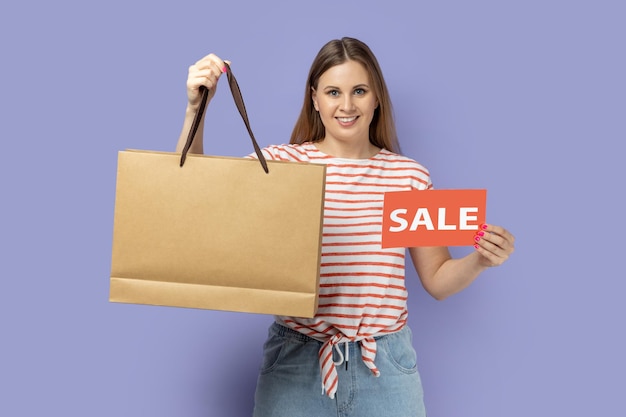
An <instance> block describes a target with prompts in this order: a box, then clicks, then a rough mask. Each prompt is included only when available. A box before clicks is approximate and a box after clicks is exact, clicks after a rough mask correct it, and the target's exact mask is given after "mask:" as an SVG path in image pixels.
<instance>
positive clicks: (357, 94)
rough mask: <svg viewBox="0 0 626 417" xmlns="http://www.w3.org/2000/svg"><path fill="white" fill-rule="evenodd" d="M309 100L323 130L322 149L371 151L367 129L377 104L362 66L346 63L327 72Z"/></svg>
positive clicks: (349, 61) (352, 62) (357, 63)
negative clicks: (358, 148)
mask: <svg viewBox="0 0 626 417" xmlns="http://www.w3.org/2000/svg"><path fill="white" fill-rule="evenodd" d="M312 98H313V105H314V107H315V110H317V111H318V112H319V115H320V118H321V120H322V123H323V124H324V127H325V130H326V136H325V137H324V140H323V142H324V145H325V147H331V146H332V147H333V148H336V147H337V146H341V147H345V146H349V147H355V146H356V147H359V146H360V147H363V148H364V149H369V148H370V147H371V144H370V141H369V128H370V123H371V121H372V118H373V117H374V111H375V110H376V107H378V100H377V98H376V95H375V93H374V91H373V89H372V87H371V80H370V77H369V74H368V73H367V70H366V69H365V67H363V65H361V64H360V63H359V62H356V61H352V60H348V61H346V62H344V63H343V64H340V65H336V66H334V67H331V68H329V69H328V70H327V71H326V72H324V73H323V74H322V75H321V76H320V78H319V81H318V83H317V88H316V89H313V90H312Z"/></svg>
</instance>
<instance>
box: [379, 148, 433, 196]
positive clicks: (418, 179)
mask: <svg viewBox="0 0 626 417" xmlns="http://www.w3.org/2000/svg"><path fill="white" fill-rule="evenodd" d="M372 160H373V161H376V163H377V165H380V168H381V169H383V170H389V171H393V172H395V173H396V175H402V176H406V177H408V178H410V179H411V180H412V181H411V182H412V186H413V187H415V188H419V189H424V188H426V189H428V188H432V181H431V178H430V172H429V171H428V168H426V167H425V166H424V165H422V164H421V163H419V162H417V161H416V160H414V159H412V158H409V157H408V156H404V155H400V154H397V153H394V152H391V151H389V150H387V149H382V150H381V151H380V152H379V153H378V154H377V155H376V156H375V157H374V158H373V159H372Z"/></svg>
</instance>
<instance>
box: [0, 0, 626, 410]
mask: <svg viewBox="0 0 626 417" xmlns="http://www.w3.org/2000/svg"><path fill="white" fill-rule="evenodd" d="M625 13H626V6H624V3H623V2H622V1H621V0H615V1H608V0H595V1H582V0H580V1H572V0H570V1H566V0H560V1H559V0H526V1H496V0H475V1H465V0H447V1H436V2H435V1H430V2H426V1H415V2H408V1H406V0H402V1H385V2H381V1H340V2H339V1H317V2H293V1H292V2H289V1H263V2H252V1H249V2H242V1H237V0H230V1H224V2H221V3H216V2H209V1H177V2H149V1H119V0H110V1H108V2H99V3H92V2H80V1H68V0H59V1H56V2H44V1H30V2H28V1H24V2H10V3H9V2H6V4H3V5H2V6H1V7H0V44H1V46H2V48H1V56H2V66H1V68H0V74H1V76H0V106H1V108H0V118H1V122H0V137H1V138H2V143H3V148H4V151H3V162H2V164H0V169H1V172H0V174H1V175H0V178H1V181H2V189H1V190H2V204H1V208H0V210H1V217H0V218H1V219H2V232H1V236H2V252H1V253H2V255H1V256H2V258H1V259H2V262H1V265H2V269H1V271H2V272H1V273H2V281H1V286H2V287H1V290H0V297H1V299H2V302H1V303H0V323H1V327H0V329H1V331H2V333H1V336H0V337H1V341H2V350H1V351H0V415H3V416H40V415H63V416H94V417H95V416H148V415H149V416H154V417H157V416H188V417H193V416H225V417H229V416H233V417H235V416H237V417H239V416H246V415H250V413H251V409H252V397H253V392H254V386H255V380H256V375H257V368H258V366H259V362H260V354H261V345H262V343H263V340H264V338H265V334H266V329H267V326H268V325H269V324H270V322H271V320H272V318H271V317H269V316H262V315H251V314H240V313H225V312H215V311H201V310H187V309H176V308H165V307H151V306H135V305H121V304H111V303H109V302H108V285H109V282H108V279H109V271H110V253H111V252H110V251H111V237H112V222H113V205H114V193H115V171H116V162H117V160H116V158H117V151H119V150H122V149H125V148H139V149H154V150H172V149H173V148H174V145H175V142H176V139H177V137H178V134H179V129H180V126H181V122H182V116H183V112H184V107H185V78H186V74H187V67H188V66H189V65H190V64H192V63H193V62H195V61H196V60H197V59H199V58H200V57H202V56H203V55H204V54H206V53H208V52H215V53H217V54H219V55H221V56H222V57H224V58H228V59H230V60H232V61H233V70H234V72H235V74H236V75H237V77H238V79H239V82H240V85H241V88H242V90H243V93H244V97H245V99H246V104H247V108H248V111H249V113H250V118H251V123H252V126H253V129H254V130H255V133H256V135H257V138H258V139H259V141H260V143H261V144H262V145H268V144H272V143H282V142H285V141H286V140H288V136H289V133H290V131H291V128H292V126H293V122H294V121H295V118H296V115H297V112H298V110H299V107H300V105H301V96H302V93H303V89H304V80H305V77H306V73H307V70H308V67H309V65H310V63H311V61H312V59H313V57H314V55H315V54H316V53H317V51H318V49H319V48H320V47H321V45H322V44H323V43H325V42H326V41H327V40H330V39H332V38H337V37H341V36H344V35H349V36H355V37H358V38H361V39H362V40H364V41H365V42H367V43H368V44H369V45H370V46H371V48H372V49H373V50H374V52H375V53H376V54H377V56H378V58H379V60H380V63H381V66H382V67H383V71H384V72H385V76H386V79H387V82H388V85H389V88H390V90H391V95H392V99H393V101H394V106H395V113H396V117H397V123H398V130H399V133H400V139H401V143H402V145H403V151H404V153H405V154H407V155H408V156H410V157H413V158H414V159H417V160H418V161H420V162H422V163H423V164H424V165H426V166H427V167H428V168H429V169H430V170H431V173H432V175H433V179H434V181H435V185H436V186H437V187H438V188H470V187H475V188H478V187H480V188H487V189H488V190H489V194H488V215H487V218H488V221H490V222H492V223H497V224H502V225H505V226H506V227H508V228H509V229H510V230H511V231H513V232H514V233H515V235H516V237H517V250H516V253H515V254H514V256H513V257H512V259H511V260H510V261H509V262H508V263H507V264H505V265H504V266H502V267H500V268H497V269H492V270H489V271H487V272H486V273H484V274H483V276H482V277H481V278H479V279H478V280H477V281H476V282H475V283H474V285H472V286H471V287H470V288H469V289H467V290H466V291H465V292H463V293H461V294H458V295H456V296H454V297H452V298H450V299H448V300H446V301H444V302H436V301H434V300H432V299H430V298H429V297H428V296H427V295H426V294H425V292H424V290H423V289H422V288H421V286H420V285H419V282H418V279H417V277H416V275H415V273H414V272H413V271H412V270H411V268H409V272H408V274H407V281H408V286H409V290H410V292H411V298H410V316H411V319H410V324H411V326H412V328H413V333H414V335H415V340H414V344H415V348H416V350H417V352H418V356H419V366H420V371H421V374H422V378H423V381H424V386H425V391H426V401H427V407H428V409H429V412H430V416H434V417H473V416H480V417H502V416H507V417H518V416H520V417H521V416H528V415H534V416H565V415H567V416H590V415H596V416H616V415H621V413H623V404H622V403H623V395H624V388H625V387H626V383H625V382H624V381H625V380H624V374H625V372H626V363H625V359H624V354H625V352H626V343H625V340H624V327H625V325H624V322H625V318H626V308H625V307H624V305H625V303H624V300H623V293H624V290H626V283H625V282H626V279H625V278H626V274H625V272H624V267H623V254H622V253H621V252H622V250H621V249H622V248H623V246H624V244H623V239H624V232H625V231H626V230H625V226H624V216H623V209H624V205H623V194H624V192H623V184H622V182H623V180H624V173H623V152H619V151H621V150H622V149H623V145H622V144H621V143H620V142H623V141H624V140H625V139H626V127H625V120H626V99H625V97H626V83H625V78H624V74H626V57H625V53H624V41H625V39H626V26H625V25H624V17H625ZM224 87H225V84H224V85H222V86H221V89H220V91H218V93H217V96H216V98H215V100H214V102H213V103H212V105H211V107H210V109H209V115H208V120H207V123H208V124H210V126H207V130H208V131H209V132H210V134H209V135H208V136H209V139H208V140H207V142H206V147H205V148H206V150H207V152H208V153H212V154H219V155H235V156H239V155H243V154H246V153H248V152H250V150H251V147H250V144H249V140H248V138H247V136H246V132H245V129H244V127H243V124H242V123H241V121H240V120H239V119H238V114H237V112H236V110H235V107H234V105H233V103H232V100H231V98H230V97H229V94H228V93H227V89H225V88H224ZM238 138H240V140H239V139H238ZM468 250H469V249H468V248H455V249H454V250H453V252H454V253H455V255H463V254H465V253H467V251H468Z"/></svg>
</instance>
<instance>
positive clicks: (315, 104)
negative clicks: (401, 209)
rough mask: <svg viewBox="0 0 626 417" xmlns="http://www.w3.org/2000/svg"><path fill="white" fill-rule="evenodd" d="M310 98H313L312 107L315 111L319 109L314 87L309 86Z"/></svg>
mask: <svg viewBox="0 0 626 417" xmlns="http://www.w3.org/2000/svg"><path fill="white" fill-rule="evenodd" d="M311 100H313V107H314V108H315V111H320V109H319V106H318V105H317V91H315V88H313V87H311Z"/></svg>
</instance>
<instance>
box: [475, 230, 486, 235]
mask: <svg viewBox="0 0 626 417" xmlns="http://www.w3.org/2000/svg"><path fill="white" fill-rule="evenodd" d="M476 234H477V235H478V236H485V232H482V231H481V232H478V233H476Z"/></svg>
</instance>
